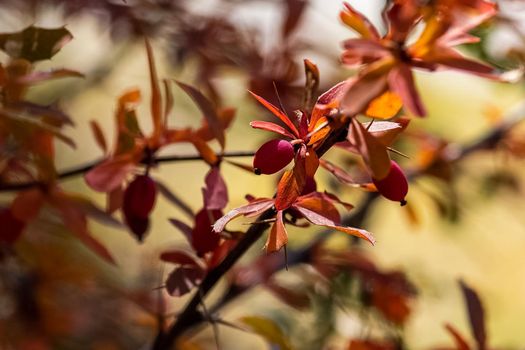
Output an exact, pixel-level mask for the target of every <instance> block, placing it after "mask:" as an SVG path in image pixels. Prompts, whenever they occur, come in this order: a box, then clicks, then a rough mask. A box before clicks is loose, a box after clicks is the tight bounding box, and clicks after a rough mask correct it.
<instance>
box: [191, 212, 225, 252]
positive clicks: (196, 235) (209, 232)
mask: <svg viewBox="0 0 525 350" xmlns="http://www.w3.org/2000/svg"><path fill="white" fill-rule="evenodd" d="M221 216H222V211H220V210H206V209H202V210H200V211H199V212H198V213H197V215H195V225H194V226H193V230H192V231H191V245H192V247H193V249H195V251H196V252H197V254H198V255H199V256H202V255H204V254H206V253H209V252H212V251H214V250H215V249H216V248H217V247H218V246H219V243H220V239H221V236H220V235H219V234H218V233H217V232H215V231H213V229H212V225H213V224H214V222H215V220H217V219H219V218H220V217H221Z"/></svg>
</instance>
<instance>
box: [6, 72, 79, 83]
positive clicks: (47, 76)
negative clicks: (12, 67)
mask: <svg viewBox="0 0 525 350" xmlns="http://www.w3.org/2000/svg"><path fill="white" fill-rule="evenodd" d="M65 77H76V78H83V77H84V74H82V73H79V72H77V71H74V70H71V69H55V70H50V71H47V72H45V71H38V72H32V73H29V74H27V75H24V76H21V77H20V78H18V79H16V82H17V83H18V84H37V83H40V82H43V81H47V80H51V79H58V78H65Z"/></svg>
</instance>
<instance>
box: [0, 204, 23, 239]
mask: <svg viewBox="0 0 525 350" xmlns="http://www.w3.org/2000/svg"><path fill="white" fill-rule="evenodd" d="M25 226H26V224H25V222H23V221H20V220H18V219H17V218H15V217H14V216H13V213H12V212H11V210H10V209H9V208H3V209H0V227H1V229H0V243H5V244H13V243H14V242H15V241H16V240H17V239H18V238H19V237H20V236H21V235H22V231H23V230H24V228H25Z"/></svg>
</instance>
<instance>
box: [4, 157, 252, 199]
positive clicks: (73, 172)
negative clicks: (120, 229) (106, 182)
mask: <svg viewBox="0 0 525 350" xmlns="http://www.w3.org/2000/svg"><path fill="white" fill-rule="evenodd" d="M254 154H255V153H254V152H252V151H233V152H224V153H222V154H218V155H217V156H218V157H219V158H233V157H253V155H254ZM105 160H106V158H103V159H98V160H95V161H93V162H91V163H87V164H84V165H81V166H79V167H77V168H72V169H69V170H65V171H63V172H61V173H59V174H58V175H57V179H60V180H64V179H67V178H70V177H75V176H79V175H82V174H84V173H86V172H88V171H89V170H91V169H93V168H94V167H96V166H97V165H99V164H100V163H102V162H103V161H105ZM193 160H202V157H201V156H200V155H197V154H189V155H188V154H186V155H173V156H161V157H156V158H155V159H154V162H155V163H172V162H184V161H193ZM39 185H42V183H40V182H38V181H31V182H22V183H14V184H4V183H0V192H13V191H20V190H25V189H28V188H31V187H35V186H39Z"/></svg>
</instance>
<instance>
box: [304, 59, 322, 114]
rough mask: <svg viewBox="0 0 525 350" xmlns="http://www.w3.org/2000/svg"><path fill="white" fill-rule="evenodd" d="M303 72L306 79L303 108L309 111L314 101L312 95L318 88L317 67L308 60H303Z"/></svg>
mask: <svg viewBox="0 0 525 350" xmlns="http://www.w3.org/2000/svg"><path fill="white" fill-rule="evenodd" d="M304 73H305V75H306V80H305V84H304V97H303V108H305V110H307V111H308V112H310V111H311V110H312V107H313V105H314V103H315V98H314V96H315V95H316V93H317V89H318V88H319V68H317V66H316V65H315V64H314V63H313V62H312V61H310V60H308V59H305V60H304Z"/></svg>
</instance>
